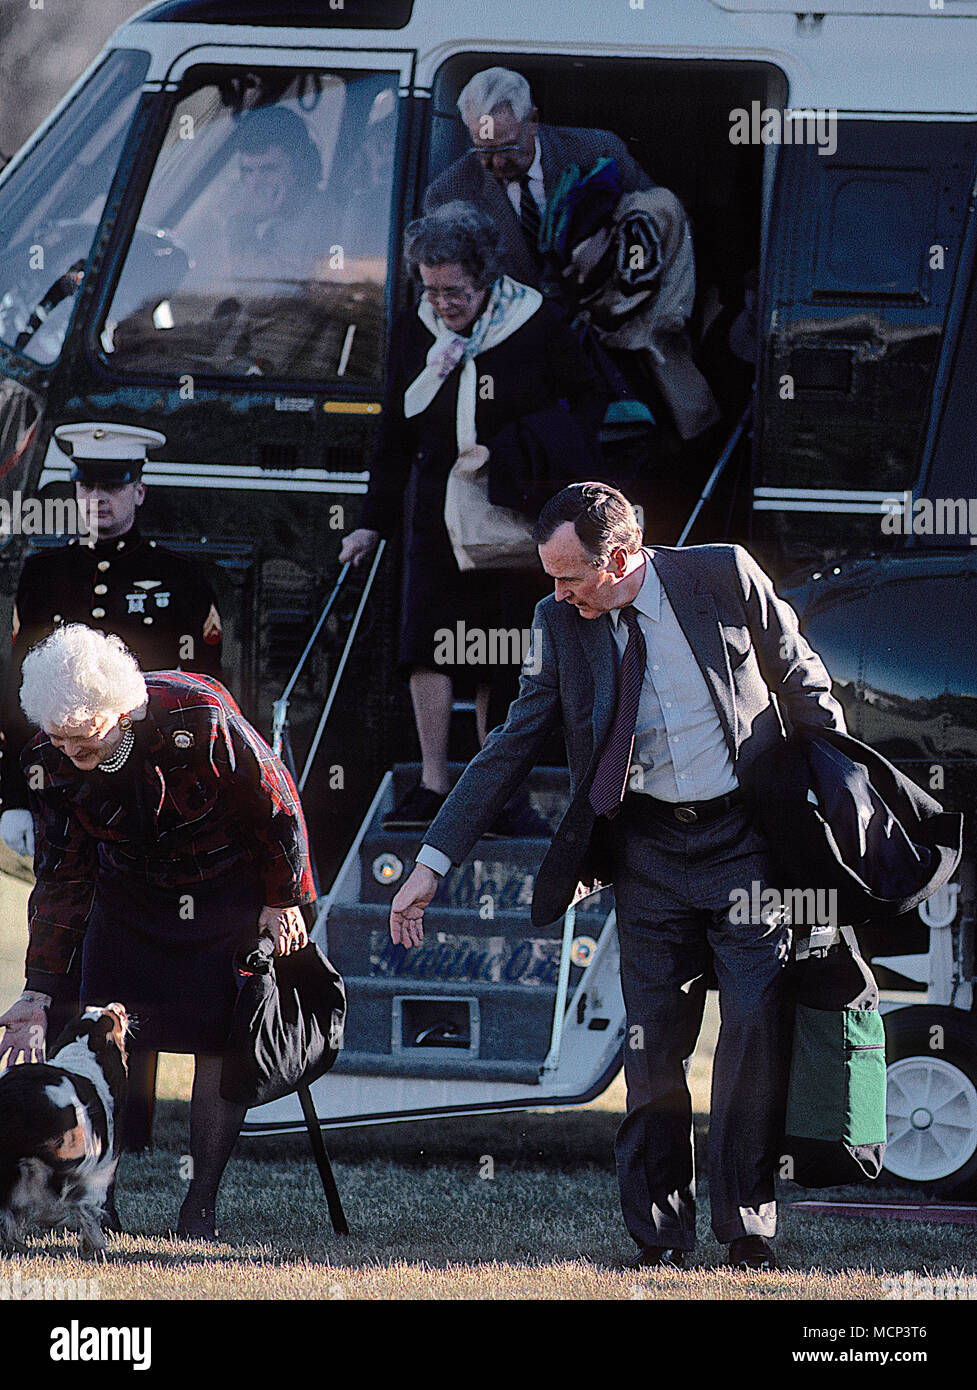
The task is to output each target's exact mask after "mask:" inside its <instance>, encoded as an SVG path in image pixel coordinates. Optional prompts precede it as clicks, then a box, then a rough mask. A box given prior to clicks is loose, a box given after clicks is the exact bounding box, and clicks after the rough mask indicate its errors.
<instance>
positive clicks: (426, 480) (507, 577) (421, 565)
mask: <svg viewBox="0 0 977 1390" xmlns="http://www.w3.org/2000/svg"><path fill="white" fill-rule="evenodd" d="M453 463H454V458H453V456H451V454H450V452H449V451H448V450H447V449H445V448H444V447H442V448H441V449H440V450H437V451H432V453H431V455H429V456H427V457H426V458H425V462H424V466H423V467H422V468H420V469H419V468H417V467H415V468H414V469H413V471H412V476H411V481H410V486H409V488H408V496H407V509H406V518H405V521H406V525H405V528H404V529H405V545H404V551H405V555H404V587H403V592H402V597H401V623H400V651H399V666H398V669H399V671H400V674H401V675H403V676H407V675H409V674H410V673H411V671H412V670H415V669H418V668H420V669H421V670H426V671H440V672H443V673H444V674H445V675H446V676H450V677H451V679H452V681H453V682H455V683H456V685H457V686H458V687H459V689H463V690H471V689H474V687H476V686H478V685H481V684H489V685H495V684H496V683H499V684H501V685H502V686H504V687H506V688H507V689H508V688H510V687H511V691H512V694H513V695H514V694H515V691H516V688H517V686H518V677H519V666H520V662H519V661H515V662H512V661H505V662H504V663H503V664H502V667H501V668H500V664H499V662H498V660H497V655H498V653H499V652H500V651H501V654H502V655H507V654H508V653H509V652H510V650H511V648H512V647H513V645H514V639H502V640H501V642H500V639H499V638H498V637H495V636H491V637H486V639H485V642H486V644H487V645H486V649H487V651H488V652H489V659H488V660H487V661H480V660H479V659H478V658H479V655H480V654H481V653H480V651H479V648H478V645H477V643H478V634H480V633H484V634H492V633H502V632H504V633H511V632H512V631H513V630H514V629H517V630H518V631H519V632H520V633H521V634H522V635H523V637H522V645H523V646H528V644H529V643H531V641H532V637H531V634H530V629H531V627H532V621H533V610H534V608H535V607H536V604H537V603H538V602H539V601H540V599H541V598H544V597H545V596H546V594H548V593H549V592H551V590H552V581H551V580H550V579H549V578H548V577H547V575H546V574H545V573H544V572H543V569H542V567H541V566H539V565H535V566H533V567H532V568H527V569H524V570H464V571H463V570H459V568H458V562H457V560H456V559H455V553H454V550H453V549H452V546H451V538H450V537H449V535H448V528H447V527H446V526H445V523H444V499H445V490H446V488H447V482H448V473H449V472H450V470H451V467H452V465H453ZM448 634H450V636H449V635H448ZM493 650H494V652H495V657H493V655H492V653H493ZM452 656H454V657H456V658H457V657H460V660H450V659H449V660H446V659H445V658H446V657H452ZM510 698H511V696H510Z"/></svg>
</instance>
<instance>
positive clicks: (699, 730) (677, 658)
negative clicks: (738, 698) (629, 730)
mask: <svg viewBox="0 0 977 1390" xmlns="http://www.w3.org/2000/svg"><path fill="white" fill-rule="evenodd" d="M644 556H645V575H644V579H643V581H642V584H641V588H640V589H639V590H638V596H637V598H636V599H635V600H634V608H635V609H636V610H637V613H638V626H639V627H640V629H641V632H642V635H643V636H644V639H645V646H646V648H647V654H648V661H647V665H646V667H645V678H644V681H643V683H642V686H641V696H640V699H639V702H638V717H637V720H636V721H635V729H634V750H633V752H632V755H631V771H630V773H629V774H628V790H629V791H634V792H643V793H644V794H645V795H646V796H654V797H657V799H658V800H659V801H671V802H682V801H709V800H711V799H712V798H713V797H715V796H725V795H726V793H727V792H731V791H735V789H736V787H737V786H738V785H739V784H738V782H737V780H736V775H735V773H734V772H733V760H732V758H731V757H730V752H729V745H728V744H727V743H726V739H725V736H724V734H723V727H722V724H721V723H720V720H719V714H718V712H717V710H716V706H715V704H714V703H713V699H712V695H711V694H710V691H709V686H708V685H707V683H706V678H705V676H704V675H703V674H702V672H701V670H700V669H699V664H698V662H697V661H696V659H695V657H694V656H693V654H692V648H691V647H690V646H689V643H688V639H687V638H686V636H685V633H684V632H683V631H682V629H681V627H680V626H679V622H678V619H677V618H676V616H675V613H674V611H673V609H672V605H671V604H670V603H669V601H668V597H667V595H666V594H665V591H664V589H663V588H662V583H661V580H660V579H659V578H658V571H657V570H656V569H655V566H654V564H653V563H652V558H651V557H652V552H651V551H650V550H645V551H644ZM594 621H595V622H601V621H602V619H600V618H596V619H594ZM610 623H611V631H612V633H613V636H614V642H615V644H616V646H617V649H618V654H619V655H620V656H623V655H624V648H625V646H626V645H627V640H628V629H627V624H626V623H622V622H621V613H620V609H617V608H613V609H611V613H610Z"/></svg>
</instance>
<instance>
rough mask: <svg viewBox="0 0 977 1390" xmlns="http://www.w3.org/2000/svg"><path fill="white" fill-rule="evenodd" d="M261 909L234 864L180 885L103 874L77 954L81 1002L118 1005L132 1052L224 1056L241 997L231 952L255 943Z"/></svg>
mask: <svg viewBox="0 0 977 1390" xmlns="http://www.w3.org/2000/svg"><path fill="white" fill-rule="evenodd" d="M263 906H264V900H263V893H262V890H261V885H260V883H259V881H258V879H257V878H256V876H255V875H254V874H253V873H251V872H249V871H245V872H242V871H241V870H240V868H238V869H236V870H235V872H234V873H233V875H226V876H224V877H223V878H220V879H216V880H213V881H210V882H205V883H197V884H189V885H187V886H186V887H182V888H180V889H172V888H171V889H162V888H155V887H153V886H152V885H150V884H147V883H145V882H144V881H143V880H140V879H137V878H134V877H131V876H129V875H125V874H117V873H108V872H106V870H105V868H104V867H103V868H101V869H100V871H99V876H98V879H97V881H96V886H95V900H94V903H93V904H92V911H91V915H90V916H89V919H88V928H87V930H86V932H85V943H84V951H83V954H82V967H81V998H82V1002H83V1004H107V1003H111V1002H112V1001H113V1000H118V1001H120V1002H121V1003H123V1004H124V1005H125V1006H126V1010H127V1012H128V1013H129V1014H130V1016H131V1017H132V1019H133V1020H134V1022H133V1032H132V1037H131V1042H130V1046H131V1047H132V1048H133V1050H138V1051H140V1052H204V1053H219V1052H222V1051H223V1050H224V1048H225V1047H226V1045H227V1035H228V1030H229V1028H230V1022H231V1012H232V1010H233V1008H234V1001H235V999H236V997H237V984H236V979H235V973H234V965H233V961H234V954H235V952H236V951H237V949H238V947H239V946H240V945H241V944H242V943H243V942H245V941H250V940H252V939H253V938H254V936H255V933H256V931H257V925H258V916H259V914H260V912H261V909H262V907H263ZM191 911H192V914H193V915H192V917H191V916H190V913H191Z"/></svg>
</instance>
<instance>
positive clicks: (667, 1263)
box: [625, 1245, 685, 1269]
mask: <svg viewBox="0 0 977 1390" xmlns="http://www.w3.org/2000/svg"><path fill="white" fill-rule="evenodd" d="M625 1268H626V1269H684V1268H685V1251H684V1250H673V1249H672V1247H671V1246H668V1245H647V1246H645V1248H644V1249H643V1250H639V1251H638V1253H637V1255H634V1256H632V1258H631V1259H630V1260H628V1261H627V1263H626V1265H625Z"/></svg>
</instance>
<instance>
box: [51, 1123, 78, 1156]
mask: <svg viewBox="0 0 977 1390" xmlns="http://www.w3.org/2000/svg"><path fill="white" fill-rule="evenodd" d="M45 1148H46V1149H47V1151H48V1153H49V1154H50V1155H51V1157H52V1158H53V1159H55V1160H56V1161H57V1162H59V1163H67V1162H70V1161H71V1160H72V1159H76V1158H84V1157H85V1153H86V1144H85V1129H84V1126H83V1125H79V1124H76V1125H74V1126H72V1128H71V1129H66V1130H65V1131H64V1133H63V1134H61V1135H59V1136H58V1137H57V1138H56V1139H51V1140H49V1141H48V1143H47V1144H46V1145H45Z"/></svg>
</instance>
